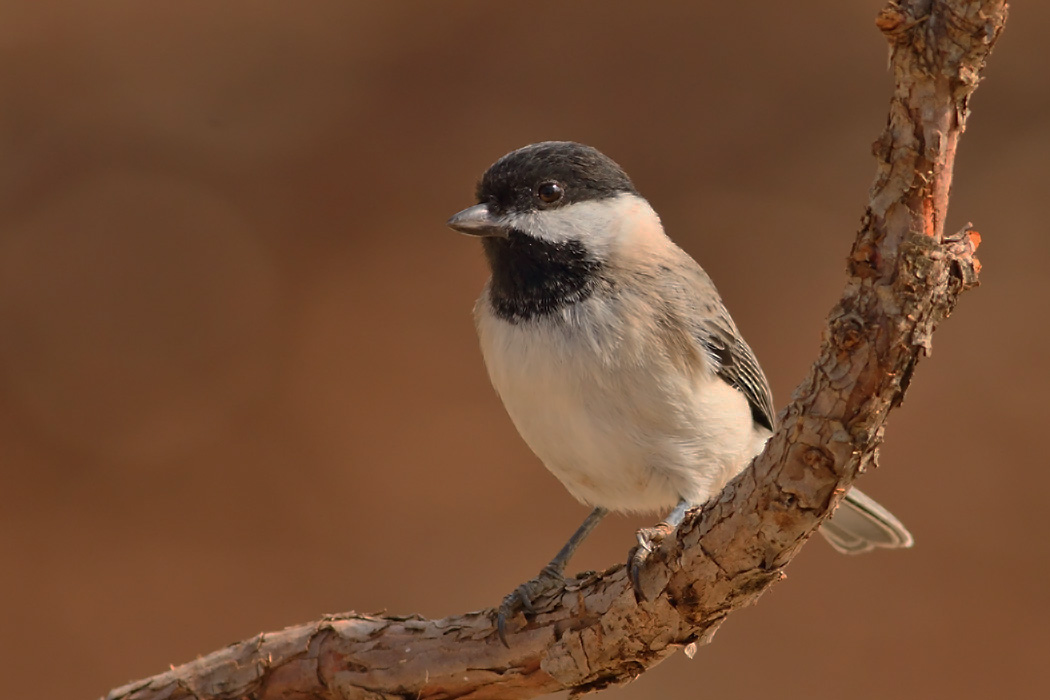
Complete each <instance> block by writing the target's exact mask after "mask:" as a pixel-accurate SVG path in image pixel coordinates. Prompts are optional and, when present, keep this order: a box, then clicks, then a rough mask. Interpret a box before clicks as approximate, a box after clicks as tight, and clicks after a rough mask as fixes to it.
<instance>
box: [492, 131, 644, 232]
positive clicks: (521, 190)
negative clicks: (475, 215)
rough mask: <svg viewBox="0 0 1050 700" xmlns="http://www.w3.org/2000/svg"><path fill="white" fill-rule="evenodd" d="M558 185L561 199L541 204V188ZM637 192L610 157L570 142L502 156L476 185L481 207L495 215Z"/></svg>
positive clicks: (525, 149) (551, 144) (533, 146)
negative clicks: (486, 208)
mask: <svg viewBox="0 0 1050 700" xmlns="http://www.w3.org/2000/svg"><path fill="white" fill-rule="evenodd" d="M551 182H553V183H556V184H557V185H559V186H560V187H561V190H562V194H561V197H560V198H558V199H557V201H554V202H545V201H544V200H543V199H541V198H540V196H539V188H540V185H543V184H545V183H551ZM625 192H630V193H632V194H638V191H637V190H636V189H635V188H634V183H632V182H631V178H629V177H627V173H625V172H624V171H623V168H621V167H620V166H619V165H617V164H616V162H615V161H613V160H612V159H611V158H609V157H608V156H606V155H604V154H603V153H601V152H600V151H598V150H597V149H595V148H591V147H590V146H584V145H583V144H581V143H574V142H572V141H544V142H543V143H534V144H532V145H531V146H525V147H524V148H519V149H518V150H516V151H512V152H510V153H508V154H507V155H505V156H503V157H502V158H500V159H499V160H497V161H496V162H495V163H493V164H492V166H491V167H490V168H489V169H488V170H487V171H485V174H484V175H483V176H482V178H481V182H479V183H478V190H477V197H478V203H479V204H487V205H488V206H489V208H490V210H492V212H493V213H495V214H502V213H506V212H509V211H530V210H535V209H554V208H557V207H562V206H565V205H567V204H572V203H574V202H584V201H588V200H599V199H608V198H610V197H615V196H616V195H618V194H622V193H625Z"/></svg>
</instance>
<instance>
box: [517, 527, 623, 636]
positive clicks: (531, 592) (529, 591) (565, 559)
mask: <svg viewBox="0 0 1050 700" xmlns="http://www.w3.org/2000/svg"><path fill="white" fill-rule="evenodd" d="M608 513H609V511H608V510H606V509H605V508H595V509H594V510H592V511H591V514H590V515H588V516H587V519H586V520H584V521H583V524H582V525H580V527H579V528H578V529H577V530H576V532H574V533H573V535H572V537H570V538H569V541H568V542H566V543H565V546H564V547H562V548H561V550H560V551H559V552H558V553H557V554H556V555H555V556H554V558H553V559H551V561H550V563H549V564H547V566H545V567H543V569H541V570H540V575H539V576H537V577H536V578H534V579H532V580H531V581H526V582H525V583H523V584H521V585H520V586H518V587H517V588H516V589H514V592H513V593H511V594H510V595H508V596H507V597H506V598H504V599H503V602H502V603H501V604H500V606H499V616H498V617H497V618H496V629H497V631H498V632H499V638H500V641H501V642H503V645H504V646H507V647H509V646H510V645H509V644H507V619H508V618H511V617H514V616H515V615H516V614H517V613H518V611H519V610H522V611H524V612H525V614H526V615H532V614H534V613H535V608H534V607H533V604H532V603H533V601H534V600H536V599H537V598H539V597H540V596H542V595H544V594H546V593H550V592H551V591H553V590H555V589H557V588H560V587H561V586H563V585H565V576H564V573H565V566H566V565H567V564H568V563H569V559H571V558H572V555H573V554H574V553H575V552H576V549H577V548H578V547H579V546H580V543H581V542H583V541H584V540H585V539H586V538H587V535H589V534H591V530H593V529H594V528H595V527H596V526H597V525H598V523H600V522H601V520H602V518H604V517H605V516H606V515H608Z"/></svg>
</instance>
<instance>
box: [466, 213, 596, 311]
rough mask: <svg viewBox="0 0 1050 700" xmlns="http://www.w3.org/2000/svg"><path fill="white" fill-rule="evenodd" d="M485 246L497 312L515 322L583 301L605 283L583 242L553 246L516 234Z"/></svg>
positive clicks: (493, 305)
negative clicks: (601, 279) (602, 281)
mask: <svg viewBox="0 0 1050 700" xmlns="http://www.w3.org/2000/svg"><path fill="white" fill-rule="evenodd" d="M482 244H483V245H484V248H485V257H487V258H488V262H489V267H490V268H491V269H492V282H491V283H490V285H489V298H490V301H491V302H492V307H493V309H494V310H495V312H496V315H497V316H499V317H500V318H502V319H503V320H505V321H509V322H511V323H520V322H522V321H528V320H530V319H533V318H536V317H538V316H546V315H549V314H552V313H554V312H556V311H559V310H560V309H562V308H564V307H566V306H568V305H569V304H575V303H578V302H580V301H583V300H584V299H587V298H588V297H589V296H590V295H591V294H592V293H593V292H594V289H595V287H596V286H597V284H598V283H599V281H600V274H599V273H600V271H601V263H600V262H598V261H597V260H595V259H593V258H592V257H590V256H589V255H588V254H587V251H586V250H585V248H584V246H583V245H582V244H581V243H579V242H577V241H565V242H563V243H551V242H549V241H543V240H539V239H537V238H534V237H532V236H528V235H526V234H524V233H522V232H520V231H511V233H510V236H508V237H507V238H485V239H483V241H482Z"/></svg>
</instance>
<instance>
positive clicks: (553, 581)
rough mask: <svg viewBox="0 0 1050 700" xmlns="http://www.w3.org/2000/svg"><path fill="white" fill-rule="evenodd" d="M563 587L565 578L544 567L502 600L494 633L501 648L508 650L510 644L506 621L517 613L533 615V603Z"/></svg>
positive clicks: (527, 615)
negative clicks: (538, 573) (501, 644)
mask: <svg viewBox="0 0 1050 700" xmlns="http://www.w3.org/2000/svg"><path fill="white" fill-rule="evenodd" d="M564 585H565V577H564V576H562V574H561V572H560V571H556V570H554V569H552V568H550V567H544V568H543V570H542V571H540V575H539V576H537V577H536V578H534V579H532V580H531V581H526V582H525V583H523V584H521V585H520V586H518V587H517V588H515V589H514V592H513V593H511V594H510V595H508V596H507V597H506V598H504V599H503V602H502V603H501V604H500V606H499V614H498V616H497V617H496V631H497V632H499V640H500V641H501V642H503V646H505V647H507V648H508V649H509V648H510V644H508V643H507V620H509V619H511V618H513V617H514V616H516V615H517V614H518V613H519V612H524V613H525V616H526V617H531V616H533V615H535V614H536V607H535V605H534V603H535V602H536V600H537V599H539V598H541V597H543V596H545V595H547V594H549V593H551V592H553V591H556V590H558V589H559V588H562V587H563V586H564Z"/></svg>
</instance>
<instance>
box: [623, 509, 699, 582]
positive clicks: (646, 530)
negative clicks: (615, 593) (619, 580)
mask: <svg viewBox="0 0 1050 700" xmlns="http://www.w3.org/2000/svg"><path fill="white" fill-rule="evenodd" d="M693 505H694V504H693V503H690V502H689V501H687V500H685V499H684V498H683V499H681V500H679V501H678V505H676V506H675V507H674V509H673V510H672V511H671V512H670V513H668V514H667V517H666V518H664V519H663V520H661V521H660V522H658V523H657V524H656V525H654V526H653V527H643V528H642V529H641V530H639V531H638V546H637V547H635V548H634V551H633V552H631V558H630V561H629V563H628V573H629V574H630V577H631V585H632V586H633V587H634V590H635V594H636V595H640V594H641V592H642V589H641V583H640V578H639V576H640V574H641V570H642V565H643V564H645V562H646V560H647V559H648V558H649V554H650V553H652V551H653V550H654V549H655V548H656V547H658V546H659V545H660V542H662V541H663V540H664V538H665V537H667V536H668V535H670V534H671V533H672V532H674V531H675V528H677V527H678V526H679V525H681V524H682V520H684V519H685V512H686V511H687V510H689V509H690V508H692V507H693Z"/></svg>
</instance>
